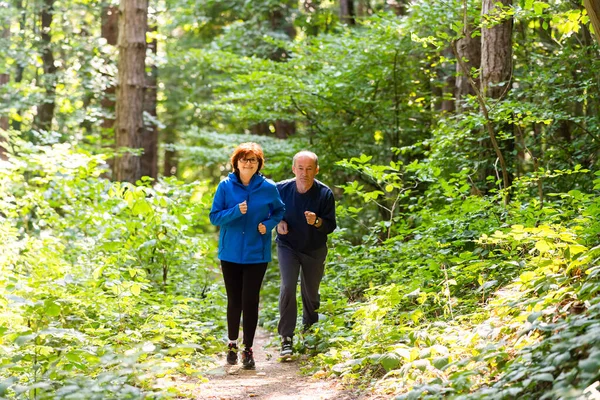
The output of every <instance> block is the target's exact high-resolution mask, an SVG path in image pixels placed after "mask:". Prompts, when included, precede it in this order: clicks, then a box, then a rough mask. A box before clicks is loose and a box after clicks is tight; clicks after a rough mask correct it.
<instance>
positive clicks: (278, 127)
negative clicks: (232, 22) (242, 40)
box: [250, 0, 296, 138]
mask: <svg viewBox="0 0 600 400" xmlns="http://www.w3.org/2000/svg"><path fill="white" fill-rule="evenodd" d="M295 7H296V2H295V1H292V0H287V1H285V2H283V3H282V4H281V5H280V7H278V8H276V9H275V10H274V11H272V12H271V15H270V18H269V20H270V23H271V28H272V29H273V31H276V32H277V31H279V32H284V33H285V34H286V35H287V36H288V37H289V38H290V40H293V39H294V38H295V37H296V28H295V27H294V25H293V24H292V23H291V21H290V20H289V18H288V17H289V15H290V10H292V9H294V8H295ZM269 58H270V59H271V60H273V61H279V62H285V61H286V60H287V58H288V54H287V53H286V52H285V50H284V49H277V51H275V52H274V53H273V54H272V55H271V56H270V57H269ZM270 125H271V123H270V122H268V121H262V122H259V123H257V124H254V125H252V126H251V127H250V132H252V134H254V135H264V136H267V135H271V133H272V132H271V128H270ZM273 126H274V128H275V131H274V133H275V136H276V137H278V138H287V137H288V136H290V135H293V134H294V133H296V123H295V122H294V121H285V120H277V121H275V122H274V123H273Z"/></svg>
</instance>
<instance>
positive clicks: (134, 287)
mask: <svg viewBox="0 0 600 400" xmlns="http://www.w3.org/2000/svg"><path fill="white" fill-rule="evenodd" d="M129 291H130V292H131V294H132V295H134V296H139V295H140V293H141V292H142V287H141V286H140V284H139V283H137V282H135V283H134V284H133V285H131V287H130V288H129Z"/></svg>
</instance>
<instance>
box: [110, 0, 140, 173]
mask: <svg viewBox="0 0 600 400" xmlns="http://www.w3.org/2000/svg"><path fill="white" fill-rule="evenodd" d="M147 24H148V1H147V0H121V5H120V7H119V75H118V81H117V82H118V83H117V104H116V121H115V134H116V144H117V151H119V149H120V148H122V147H127V148H133V149H139V148H140V144H141V143H140V142H141V137H142V134H143V130H144V119H143V112H144V91H145V85H146V29H147ZM114 172H115V174H114V179H116V180H118V181H127V182H131V183H135V181H136V180H138V179H139V178H140V177H141V163H140V156H139V155H135V154H132V153H131V152H130V151H125V152H123V154H120V155H118V156H117V157H116V158H115V170H114Z"/></svg>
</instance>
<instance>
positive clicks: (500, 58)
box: [481, 0, 513, 100]
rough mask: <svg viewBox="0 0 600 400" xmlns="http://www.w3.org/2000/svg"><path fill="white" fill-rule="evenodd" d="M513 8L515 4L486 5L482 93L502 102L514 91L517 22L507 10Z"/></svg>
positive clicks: (496, 1) (486, 0)
mask: <svg viewBox="0 0 600 400" xmlns="http://www.w3.org/2000/svg"><path fill="white" fill-rule="evenodd" d="M511 4H512V0H483V3H482V9H481V13H482V15H483V16H484V18H485V19H486V21H484V22H483V28H482V29H481V92H482V93H483V94H484V95H485V96H486V97H487V98H490V99H496V100H497V99H500V98H502V97H503V96H505V95H506V93H507V92H508V90H509V89H510V80H511V75H512V32H513V19H512V17H510V16H509V15H507V14H506V13H505V12H504V9H505V8H507V7H510V6H511ZM499 5H501V6H502V7H499Z"/></svg>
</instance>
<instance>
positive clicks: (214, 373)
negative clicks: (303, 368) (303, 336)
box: [187, 327, 382, 400]
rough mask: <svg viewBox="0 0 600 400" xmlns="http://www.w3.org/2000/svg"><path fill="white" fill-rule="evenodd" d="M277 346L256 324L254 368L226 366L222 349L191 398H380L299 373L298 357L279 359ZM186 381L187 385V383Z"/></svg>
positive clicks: (223, 399) (271, 336)
mask: <svg viewBox="0 0 600 400" xmlns="http://www.w3.org/2000/svg"><path fill="white" fill-rule="evenodd" d="M273 343H276V345H274V344H273ZM278 346H279V341H278V340H273V335H272V334H271V333H269V332H267V331H265V330H264V329H262V328H260V327H259V328H258V329H257V331H256V338H255V340H254V349H253V350H254V358H255V360H256V370H244V369H242V368H241V362H239V363H238V364H237V365H232V366H231V365H227V363H226V362H225V354H224V352H223V355H222V356H221V359H220V365H219V367H217V368H215V369H213V370H211V371H209V372H208V373H206V374H205V377H206V378H207V379H208V381H207V382H197V383H196V384H195V385H193V389H192V390H191V391H192V396H193V398H195V399H206V400H241V399H261V400H328V399H331V400H358V399H360V400H375V399H381V398H382V397H372V396H369V395H365V394H361V393H359V392H356V391H350V390H346V389H344V388H342V387H341V386H340V385H339V383H337V382H336V381H333V380H325V379H315V378H313V377H311V376H305V375H302V374H301V372H300V365H301V360H294V361H288V362H280V361H278V357H279V347H278ZM240 356H241V352H240ZM187 383H188V385H189V383H190V382H187Z"/></svg>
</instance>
